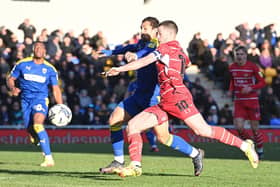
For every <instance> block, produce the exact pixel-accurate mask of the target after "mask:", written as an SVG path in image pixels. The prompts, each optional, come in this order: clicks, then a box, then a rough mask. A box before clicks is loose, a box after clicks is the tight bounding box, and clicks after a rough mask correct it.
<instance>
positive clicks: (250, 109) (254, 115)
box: [233, 99, 261, 120]
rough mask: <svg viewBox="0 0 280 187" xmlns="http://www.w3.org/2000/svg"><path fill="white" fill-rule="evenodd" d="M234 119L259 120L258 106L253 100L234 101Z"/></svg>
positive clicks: (257, 102) (256, 101)
mask: <svg viewBox="0 0 280 187" xmlns="http://www.w3.org/2000/svg"><path fill="white" fill-rule="evenodd" d="M233 115H234V118H243V119H245V120H260V119H261V113H260V104H259V101H258V100H256V99H254V100H235V101H234V114H233Z"/></svg>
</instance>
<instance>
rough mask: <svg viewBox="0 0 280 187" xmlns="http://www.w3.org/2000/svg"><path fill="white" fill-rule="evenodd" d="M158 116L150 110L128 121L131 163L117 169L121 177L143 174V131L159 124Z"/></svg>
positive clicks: (127, 129)
mask: <svg viewBox="0 0 280 187" xmlns="http://www.w3.org/2000/svg"><path fill="white" fill-rule="evenodd" d="M157 124H158V122H157V117H156V116H155V115H154V114H152V113H149V112H145V111H143V112H140V113H139V114H137V115H136V116H134V117H133V118H132V119H131V120H129V121H128V125H127V127H126V132H127V138H128V143H129V146H128V150H129V157H130V160H131V163H130V164H129V165H128V167H125V168H123V169H120V170H115V172H116V173H118V174H119V175H120V176H121V177H126V176H140V175H141V174H142V168H141V160H142V148H143V140H142V137H141V132H143V131H144V130H146V129H150V128H152V127H154V126H155V125H157Z"/></svg>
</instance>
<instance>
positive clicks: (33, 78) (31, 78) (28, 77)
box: [23, 73, 46, 83]
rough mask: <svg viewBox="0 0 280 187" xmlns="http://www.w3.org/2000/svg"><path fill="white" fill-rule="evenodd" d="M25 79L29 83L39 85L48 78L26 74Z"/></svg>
mask: <svg viewBox="0 0 280 187" xmlns="http://www.w3.org/2000/svg"><path fill="white" fill-rule="evenodd" d="M23 78H24V79H25V80H28V81H34V82H39V83H44V82H46V77H43V76H40V75H34V74H28V73H25V74H23Z"/></svg>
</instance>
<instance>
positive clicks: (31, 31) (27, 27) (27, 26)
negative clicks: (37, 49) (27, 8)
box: [18, 18, 36, 41]
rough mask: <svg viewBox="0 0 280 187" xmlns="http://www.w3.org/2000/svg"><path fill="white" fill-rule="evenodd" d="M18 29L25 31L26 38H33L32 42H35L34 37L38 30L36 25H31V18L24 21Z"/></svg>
mask: <svg viewBox="0 0 280 187" xmlns="http://www.w3.org/2000/svg"><path fill="white" fill-rule="evenodd" d="M18 29H19V30H22V31H23V34H24V38H27V37H28V38H31V39H32V41H33V40H34V35H35V33H36V28H35V26H34V25H32V24H31V23H30V19H29V18H26V19H24V21H23V23H21V24H20V25H19V26H18Z"/></svg>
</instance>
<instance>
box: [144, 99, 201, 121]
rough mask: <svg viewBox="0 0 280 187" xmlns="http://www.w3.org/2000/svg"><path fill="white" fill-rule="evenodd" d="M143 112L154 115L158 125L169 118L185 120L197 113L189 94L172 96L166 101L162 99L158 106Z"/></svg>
mask: <svg viewBox="0 0 280 187" xmlns="http://www.w3.org/2000/svg"><path fill="white" fill-rule="evenodd" d="M144 111H145V112H150V113H153V114H155V115H156V116H157V119H158V123H159V124H162V123H163V122H165V121H167V120H168V119H169V117H170V116H173V117H176V118H178V119H180V120H185V119H187V118H189V117H191V116H193V115H195V114H198V113H199V111H198V110H197V108H196V107H195V105H194V103H193V100H192V96H191V95H190V94H174V95H173V96H172V97H168V98H167V99H166V98H162V99H161V101H160V103H159V104H158V105H154V106H151V107H149V108H147V109H145V110H144Z"/></svg>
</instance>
